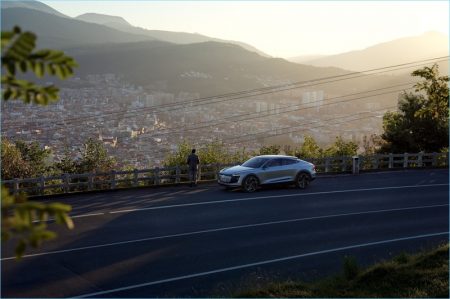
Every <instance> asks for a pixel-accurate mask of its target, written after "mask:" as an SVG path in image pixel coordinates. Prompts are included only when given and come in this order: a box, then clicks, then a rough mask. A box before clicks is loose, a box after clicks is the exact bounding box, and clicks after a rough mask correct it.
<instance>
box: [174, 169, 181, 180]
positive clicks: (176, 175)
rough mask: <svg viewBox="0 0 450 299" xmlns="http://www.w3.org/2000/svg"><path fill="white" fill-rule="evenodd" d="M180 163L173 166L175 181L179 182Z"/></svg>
mask: <svg viewBox="0 0 450 299" xmlns="http://www.w3.org/2000/svg"><path fill="white" fill-rule="evenodd" d="M180 173H181V171H180V165H177V167H176V168H175V183H177V184H179V183H180Z"/></svg>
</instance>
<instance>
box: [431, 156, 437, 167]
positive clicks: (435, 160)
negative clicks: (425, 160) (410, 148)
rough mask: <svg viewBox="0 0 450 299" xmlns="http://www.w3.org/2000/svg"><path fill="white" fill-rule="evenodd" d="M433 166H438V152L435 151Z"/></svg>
mask: <svg viewBox="0 0 450 299" xmlns="http://www.w3.org/2000/svg"><path fill="white" fill-rule="evenodd" d="M431 163H432V164H431V166H437V153H433V160H432V162H431Z"/></svg>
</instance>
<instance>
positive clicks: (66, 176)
mask: <svg viewBox="0 0 450 299" xmlns="http://www.w3.org/2000/svg"><path fill="white" fill-rule="evenodd" d="M63 179H64V193H69V191H70V190H69V189H70V188H69V187H70V186H69V179H70V177H69V174H68V173H65V174H63Z"/></svg>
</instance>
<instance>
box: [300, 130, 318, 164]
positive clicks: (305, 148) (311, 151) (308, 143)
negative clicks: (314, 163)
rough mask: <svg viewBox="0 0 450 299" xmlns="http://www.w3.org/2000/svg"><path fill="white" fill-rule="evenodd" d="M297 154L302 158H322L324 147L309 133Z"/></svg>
mask: <svg viewBox="0 0 450 299" xmlns="http://www.w3.org/2000/svg"><path fill="white" fill-rule="evenodd" d="M296 156H297V157H299V158H301V159H308V158H309V159H311V158H321V157H322V156H323V149H321V148H320V146H319V145H318V144H317V142H316V140H314V138H313V137H312V136H309V135H307V136H305V141H304V142H303V144H302V146H301V147H300V149H299V150H298V151H297V153H296Z"/></svg>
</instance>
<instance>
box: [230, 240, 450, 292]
mask: <svg viewBox="0 0 450 299" xmlns="http://www.w3.org/2000/svg"><path fill="white" fill-rule="evenodd" d="M236 297H247V298H248V297H258V298H262V297H265V298H267V297H275V298H280V297H296V298H298V297H316V298H317V297H320V298H330V297H344V298H350V297H352V298H355V297H366V298H367V297H383V298H392V297H394V298H418V297H420V298H424V297H428V298H449V245H448V244H446V245H442V246H439V247H438V248H436V249H433V250H430V251H427V252H422V253H418V254H414V255H408V254H405V253H402V254H400V255H398V256H396V257H395V258H393V259H392V260H389V261H383V262H380V263H377V264H375V265H373V266H371V267H369V268H366V269H361V268H360V267H359V266H358V265H357V263H356V260H355V259H354V258H348V257H346V258H345V259H344V266H343V273H342V274H341V275H336V276H334V277H329V278H324V279H321V280H318V281H315V282H310V283H306V282H301V281H289V282H277V283H275V282H274V283H270V284H269V285H267V286H266V287H265V288H261V289H256V290H248V291H244V292H242V293H240V294H239V295H237V296H236Z"/></svg>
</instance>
